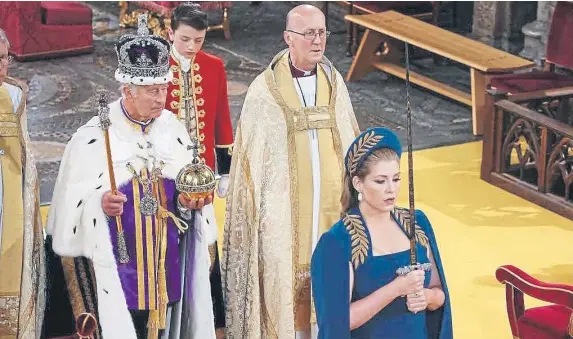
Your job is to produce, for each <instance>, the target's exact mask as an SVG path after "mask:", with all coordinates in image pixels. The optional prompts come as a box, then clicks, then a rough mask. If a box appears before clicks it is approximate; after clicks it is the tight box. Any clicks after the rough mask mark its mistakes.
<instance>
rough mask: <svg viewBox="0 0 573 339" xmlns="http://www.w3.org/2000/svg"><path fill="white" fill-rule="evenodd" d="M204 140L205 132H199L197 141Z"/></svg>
mask: <svg viewBox="0 0 573 339" xmlns="http://www.w3.org/2000/svg"><path fill="white" fill-rule="evenodd" d="M203 140H205V133H201V134H199V141H203Z"/></svg>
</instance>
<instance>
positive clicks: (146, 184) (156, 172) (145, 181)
mask: <svg viewBox="0 0 573 339" xmlns="http://www.w3.org/2000/svg"><path fill="white" fill-rule="evenodd" d="M139 158H141V159H142V160H143V161H144V162H145V168H146V169H147V165H148V164H149V160H147V159H145V158H143V157H140V156H139ZM152 158H153V160H154V161H153V168H152V169H151V173H150V176H149V177H146V178H143V177H142V176H141V174H138V173H137V172H136V171H135V168H133V166H132V165H131V163H129V162H128V163H127V169H128V170H129V171H130V172H131V174H133V177H134V178H136V179H137V181H138V182H139V183H140V184H141V185H142V186H143V192H144V194H149V193H151V188H150V183H157V182H158V181H159V177H161V170H162V169H163V167H164V166H165V162H164V161H163V160H161V161H160V162H159V167H157V166H156V163H157V162H156V161H155V158H154V157H152ZM150 179H151V180H150Z"/></svg>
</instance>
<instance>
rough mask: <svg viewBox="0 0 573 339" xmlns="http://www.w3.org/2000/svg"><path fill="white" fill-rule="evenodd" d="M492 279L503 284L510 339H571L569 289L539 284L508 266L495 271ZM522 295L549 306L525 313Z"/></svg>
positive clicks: (572, 297) (571, 294) (572, 318)
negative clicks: (511, 337)
mask: <svg viewBox="0 0 573 339" xmlns="http://www.w3.org/2000/svg"><path fill="white" fill-rule="evenodd" d="M495 277H496V278H497V280H498V281H499V282H501V283H502V284H505V292H506V303H507V315H508V317H509V325H510V327H511V333H512V334H513V338H516V339H558V338H559V339H571V338H573V316H572V313H571V310H572V309H573V286H568V285H561V284H549V283H545V282H542V281H539V280H537V279H534V278H533V277H531V276H529V275H528V274H527V273H525V272H523V271H522V270H520V269H519V268H516V267H514V266H511V265H505V266H501V267H499V268H498V269H497V270H496V271H495ZM524 293H525V294H527V295H529V296H531V297H533V298H535V299H539V300H543V301H545V302H548V303H551V305H548V306H542V307H534V308H530V309H527V310H526V309H525V308H524V305H523V294H524Z"/></svg>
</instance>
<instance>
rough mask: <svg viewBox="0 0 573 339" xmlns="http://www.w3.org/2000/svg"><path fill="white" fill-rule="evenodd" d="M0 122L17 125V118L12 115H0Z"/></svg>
mask: <svg viewBox="0 0 573 339" xmlns="http://www.w3.org/2000/svg"><path fill="white" fill-rule="evenodd" d="M0 122H12V123H15V124H16V123H18V116H17V115H16V114H13V113H0Z"/></svg>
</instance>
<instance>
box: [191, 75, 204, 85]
mask: <svg viewBox="0 0 573 339" xmlns="http://www.w3.org/2000/svg"><path fill="white" fill-rule="evenodd" d="M193 80H195V82H196V83H198V84H199V83H201V81H203V77H202V76H201V74H195V76H194V77H193Z"/></svg>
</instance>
